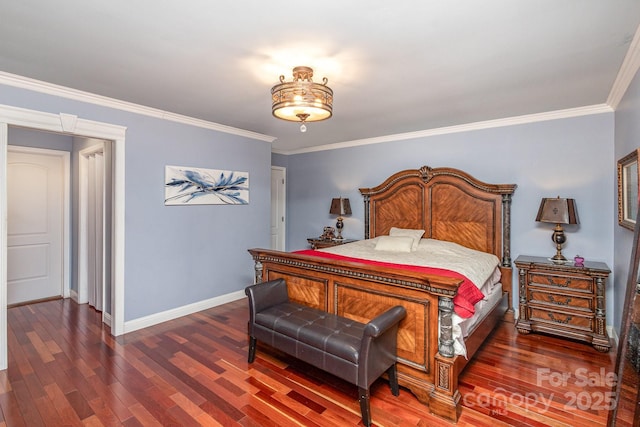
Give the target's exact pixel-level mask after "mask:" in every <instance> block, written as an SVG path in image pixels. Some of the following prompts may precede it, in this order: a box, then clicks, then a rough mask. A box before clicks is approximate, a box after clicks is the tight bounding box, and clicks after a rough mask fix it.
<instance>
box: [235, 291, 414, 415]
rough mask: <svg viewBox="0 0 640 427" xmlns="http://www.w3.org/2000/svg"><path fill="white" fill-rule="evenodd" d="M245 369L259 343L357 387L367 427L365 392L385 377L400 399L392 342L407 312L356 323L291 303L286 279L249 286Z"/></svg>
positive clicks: (389, 312) (394, 309) (391, 311)
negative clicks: (247, 345)
mask: <svg viewBox="0 0 640 427" xmlns="http://www.w3.org/2000/svg"><path fill="white" fill-rule="evenodd" d="M245 293H246V294H247V296H248V297H249V337H250V339H249V358H248V360H249V363H253V361H254V360H255V356H256V343H257V341H258V340H260V341H261V342H263V343H266V344H269V345H270V346H272V347H275V348H277V349H278V350H281V351H283V352H285V353H287V354H289V355H291V356H294V357H296V358H297V359H300V360H302V361H304V362H307V363H309V364H311V365H313V366H315V367H317V368H319V369H322V370H324V371H326V372H329V373H331V374H333V375H335V376H337V377H339V378H342V379H343V380H345V381H348V382H349V383H351V384H355V385H356V386H357V387H358V400H359V402H360V411H361V413H362V422H363V423H364V425H365V426H367V427H369V426H370V425H371V410H370V404H369V387H370V386H371V384H372V383H373V382H374V381H375V380H376V379H378V378H379V377H380V376H381V375H382V374H383V373H385V372H386V373H387V375H388V377H389V384H390V386H391V392H392V393H393V395H394V396H398V394H399V388H398V376H397V370H396V341H397V331H398V324H399V323H400V321H401V320H402V319H403V318H404V317H405V315H406V310H405V309H404V307H402V306H395V307H392V308H390V309H389V310H387V311H385V312H384V313H382V314H380V315H379V316H377V317H376V318H374V319H372V320H371V321H370V322H369V323H366V324H364V323H360V322H356V321H354V320H351V319H348V318H346V317H342V316H338V315H335V314H331V313H327V312H324V311H321V310H317V309H315V308H311V307H307V306H305V305H302V304H297V303H295V302H291V301H290V300H289V296H288V293H287V285H286V283H285V281H284V279H277V280H272V281H268V282H264V283H259V284H256V285H252V286H249V287H247V288H246V289H245Z"/></svg>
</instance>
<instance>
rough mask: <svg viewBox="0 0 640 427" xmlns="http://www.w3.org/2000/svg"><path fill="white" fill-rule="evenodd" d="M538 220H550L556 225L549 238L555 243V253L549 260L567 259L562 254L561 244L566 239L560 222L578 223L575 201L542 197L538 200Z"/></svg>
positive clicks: (559, 260) (561, 261) (556, 261)
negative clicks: (540, 200)
mask: <svg viewBox="0 0 640 427" xmlns="http://www.w3.org/2000/svg"><path fill="white" fill-rule="evenodd" d="M536 221H538V222H550V223H553V224H555V225H556V227H555V229H554V230H553V234H552V235H551V240H552V241H553V242H554V243H555V244H556V254H555V255H554V256H553V257H551V261H553V262H555V263H563V262H565V261H566V260H567V259H566V258H565V257H564V255H562V245H563V244H564V243H565V242H566V241H567V237H566V236H565V235H564V230H563V229H562V224H579V223H580V222H579V221H578V211H577V210H576V202H575V200H574V199H561V198H560V197H559V196H558V197H557V198H555V199H550V198H543V199H542V202H540V208H539V209H538V215H537V216H536Z"/></svg>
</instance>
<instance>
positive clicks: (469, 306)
mask: <svg viewBox="0 0 640 427" xmlns="http://www.w3.org/2000/svg"><path fill="white" fill-rule="evenodd" d="M294 253H296V254H300V255H311V256H315V257H321V258H328V259H335V260H340V261H351V262H360V263H363V264H370V265H378V266H382V267H390V268H397V269H401V270H409V271H416V272H422V273H427V274H435V275H438V276H446V277H452V278H455V279H462V280H463V282H462V284H460V286H459V287H458V293H456V296H455V297H453V310H454V311H455V312H456V314H457V315H458V316H460V317H462V318H463V319H468V318H469V317H471V316H473V314H474V313H475V305H476V303H478V302H479V301H481V300H482V299H483V298H484V295H483V294H482V292H480V289H478V287H477V286H476V285H474V284H473V282H472V281H471V280H469V279H468V278H467V277H465V276H464V275H462V274H460V273H458V272H455V271H451V270H446V269H443V268H434V267H423V266H418V265H406V264H394V263H390V262H381V261H372V260H368V259H362V258H352V257H347V256H342V255H337V254H332V253H328V252H322V251H314V250H311V249H308V250H302V251H295V252H294Z"/></svg>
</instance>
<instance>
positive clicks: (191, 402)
mask: <svg viewBox="0 0 640 427" xmlns="http://www.w3.org/2000/svg"><path fill="white" fill-rule="evenodd" d="M8 316H9V319H8V321H9V334H8V341H9V352H10V353H9V368H8V369H7V370H6V371H0V409H1V414H0V425H2V426H4V425H6V426H28V427H33V426H45V425H46V426H62V425H69V426H76V425H77V426H80V425H86V426H103V425H104V426H117V425H122V426H153V425H166V426H192V425H193V426H195V425H211V426H219V425H222V426H274V427H275V426H279V427H285V426H322V427H326V426H340V427H344V426H356V425H362V424H361V423H360V408H359V405H358V402H357V395H356V394H357V393H356V389H355V387H354V386H352V385H350V384H348V383H345V382H343V381H341V380H339V379H337V378H335V377H331V376H329V375H327V374H325V373H323V372H320V371H318V370H316V369H314V368H312V367H310V366H309V365H305V364H302V363H300V362H297V361H295V360H294V359H292V358H290V357H288V356H285V355H284V354H282V353H279V352H278V351H277V350H274V349H271V348H268V347H265V346H259V347H258V353H257V358H256V361H255V362H254V363H253V364H252V365H248V364H247V360H246V359H247V349H248V339H247V334H246V325H247V319H248V309H247V306H246V300H240V301H236V302H232V303H229V304H225V305H222V306H219V307H216V308H213V309H209V310H206V311H202V312H199V313H196V314H193V315H190V316H186V317H183V318H180V319H176V320H173V321H170V322H166V323H163V324H161V325H156V326H153V327H150V328H147V329H144V330H141V331H136V332H133V333H130V334H127V335H124V336H122V337H119V338H117V339H114V338H113V337H111V336H110V335H109V330H108V328H106V327H103V326H102V325H101V323H100V314H99V313H97V312H95V311H94V310H92V309H91V308H89V307H88V306H87V305H80V306H79V305H77V304H75V303H74V302H73V301H71V300H55V301H47V302H41V303H38V304H33V305H26V306H20V307H14V308H11V309H9V311H8ZM614 358H615V352H614V351H611V352H610V353H605V354H603V353H598V352H597V351H595V350H594V349H593V348H592V347H591V346H589V345H586V344H581V343H575V342H571V341H566V340H562V339H559V338H553V337H548V336H543V335H539V334H531V335H518V333H517V332H516V331H515V329H514V327H513V325H512V324H507V323H505V324H502V325H500V326H499V327H498V328H497V329H496V331H495V332H494V334H493V335H492V336H491V337H490V339H489V340H488V341H487V342H486V343H485V345H484V346H483V348H482V349H481V350H480V351H479V353H478V354H477V355H476V357H475V359H474V360H473V361H472V362H471V363H470V364H469V366H468V367H467V369H466V370H465V372H464V374H463V375H462V377H461V389H460V392H461V394H462V401H463V403H464V406H465V408H463V410H462V415H461V417H460V420H459V422H458V424H457V425H458V426H462V427H463V426H476V427H477V426H492V427H495V426H586V425H604V424H605V423H606V419H607V410H606V409H605V408H603V406H604V405H605V404H606V403H607V402H606V399H605V396H606V395H605V393H607V392H609V391H610V387H609V386H608V385H606V384H605V383H606V378H607V374H609V375H611V373H613V367H614ZM371 408H372V414H373V422H374V425H376V426H451V425H452V424H451V423H450V422H448V421H444V420H441V419H438V418H436V417H433V416H432V415H430V414H429V410H428V408H427V407H425V406H424V405H422V404H420V403H419V402H418V401H417V400H416V398H415V397H414V396H413V395H412V394H411V393H410V392H409V391H407V390H406V389H401V390H400V396H399V397H394V396H393V395H392V394H391V392H390V390H389V387H388V384H387V383H386V381H383V380H378V382H376V383H375V384H374V385H373V386H372V388H371Z"/></svg>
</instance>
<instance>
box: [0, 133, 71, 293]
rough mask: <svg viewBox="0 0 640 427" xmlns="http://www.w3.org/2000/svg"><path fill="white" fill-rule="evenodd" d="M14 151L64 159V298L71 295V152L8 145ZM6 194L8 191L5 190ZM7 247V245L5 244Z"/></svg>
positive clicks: (8, 148) (9, 149) (8, 149)
mask: <svg viewBox="0 0 640 427" xmlns="http://www.w3.org/2000/svg"><path fill="white" fill-rule="evenodd" d="M7 151H8V152H9V151H10V152H12V153H25V154H42V155H46V156H51V157H60V158H61V159H62V175H63V178H62V180H63V181H62V289H61V291H62V292H61V294H62V296H63V297H64V298H69V296H70V295H71V213H70V210H71V199H70V197H71V153H70V152H68V151H61V150H51V149H48V148H36V147H23V146H20V145H11V146H7ZM5 194H6V191H5ZM5 247H6V245H5Z"/></svg>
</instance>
